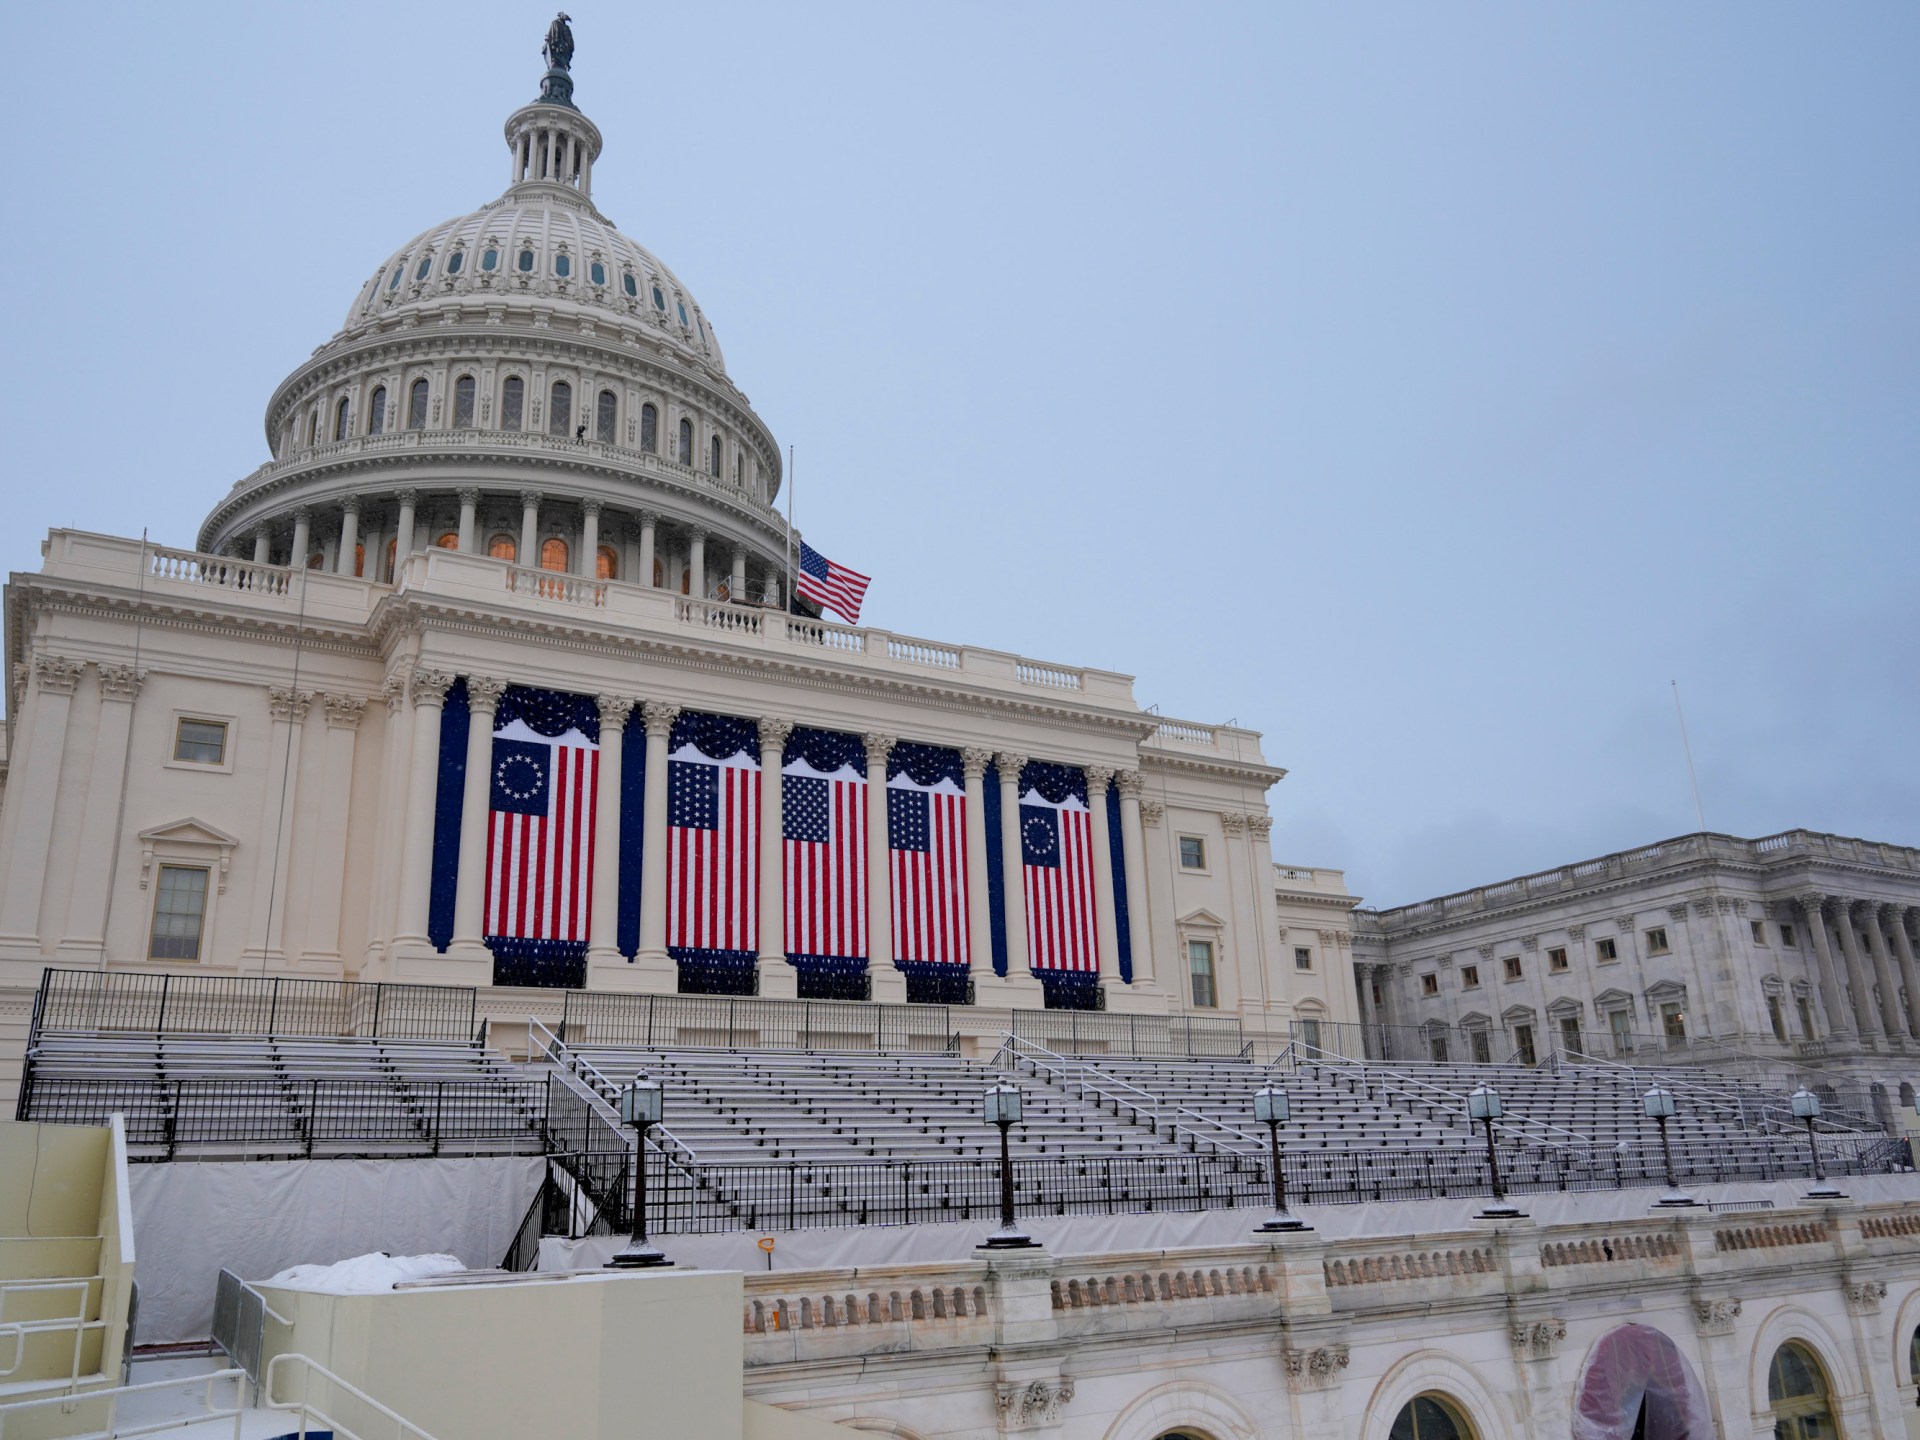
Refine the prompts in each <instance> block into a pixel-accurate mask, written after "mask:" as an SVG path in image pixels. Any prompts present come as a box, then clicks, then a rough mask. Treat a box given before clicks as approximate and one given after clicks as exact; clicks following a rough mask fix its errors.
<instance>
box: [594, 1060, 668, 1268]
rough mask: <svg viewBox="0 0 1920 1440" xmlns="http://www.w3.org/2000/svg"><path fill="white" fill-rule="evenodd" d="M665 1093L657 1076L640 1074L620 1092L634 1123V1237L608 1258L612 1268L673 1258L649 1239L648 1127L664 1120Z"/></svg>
mask: <svg viewBox="0 0 1920 1440" xmlns="http://www.w3.org/2000/svg"><path fill="white" fill-rule="evenodd" d="M663 1102H664V1095H663V1092H662V1091H661V1089H660V1082H659V1081H657V1080H646V1079H641V1078H638V1077H636V1078H635V1079H634V1082H633V1083H632V1084H631V1085H629V1086H627V1088H626V1089H624V1090H622V1091H621V1092H620V1119H621V1122H622V1123H623V1124H627V1125H631V1126H633V1129H634V1137H633V1238H632V1239H630V1240H628V1241H627V1246H626V1248H625V1249H624V1250H622V1251H621V1252H620V1253H619V1254H618V1255H615V1256H614V1257H613V1258H612V1259H611V1260H609V1261H607V1263H606V1266H605V1268H606V1269H609V1270H650V1269H654V1268H656V1267H658V1266H662V1265H671V1264H673V1262H672V1261H671V1260H669V1259H667V1257H666V1256H665V1255H662V1254H661V1253H660V1250H659V1247H658V1246H656V1245H654V1244H653V1243H652V1242H651V1241H649V1240H648V1239H647V1131H648V1130H650V1129H652V1128H653V1127H654V1126H655V1125H658V1124H659V1123H660V1116H661V1114H662V1113H663V1111H664V1108H665V1107H664V1103H663Z"/></svg>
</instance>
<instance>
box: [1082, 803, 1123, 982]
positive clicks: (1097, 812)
mask: <svg viewBox="0 0 1920 1440" xmlns="http://www.w3.org/2000/svg"><path fill="white" fill-rule="evenodd" d="M1086 777H1087V808H1088V809H1089V810H1091V811H1092V812H1093V815H1092V817H1091V818H1092V821H1093V825H1092V831H1093V923H1094V927H1095V931H1096V933H1095V935H1094V949H1095V951H1096V953H1097V954H1098V955H1099V957H1100V988H1101V989H1103V990H1108V991H1115V992H1117V991H1118V988H1119V986H1120V935H1119V932H1118V930H1116V929H1115V926H1116V925H1117V924H1118V921H1117V920H1116V918H1115V912H1114V907H1113V846H1112V843H1111V841H1110V839H1109V837H1108V830H1107V786H1109V785H1110V784H1112V783H1113V771H1112V770H1111V769H1109V768H1108V767H1107V766H1105V765H1089V766H1087V767H1086Z"/></svg>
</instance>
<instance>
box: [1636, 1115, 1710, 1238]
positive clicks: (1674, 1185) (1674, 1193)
mask: <svg viewBox="0 0 1920 1440" xmlns="http://www.w3.org/2000/svg"><path fill="white" fill-rule="evenodd" d="M1640 1104H1641V1105H1642V1106H1643V1107H1644V1108H1645V1110H1646V1112H1647V1118H1648V1119H1649V1120H1651V1121H1653V1122H1654V1123H1655V1124H1657V1125H1658V1126H1659V1127H1660V1153H1661V1154H1662V1155H1663V1156H1665V1157H1666V1162H1667V1193H1666V1194H1664V1195H1662V1196H1661V1197H1660V1198H1659V1199H1658V1200H1656V1201H1654V1202H1653V1203H1654V1204H1656V1205H1663V1206H1667V1207H1669V1208H1672V1209H1679V1208H1681V1207H1683V1206H1689V1205H1697V1204H1699V1203H1700V1202H1699V1201H1697V1200H1695V1199H1694V1198H1693V1197H1692V1196H1691V1195H1689V1194H1687V1192H1686V1191H1684V1190H1682V1189H1681V1188H1680V1182H1679V1181H1678V1180H1677V1179H1675V1178H1674V1174H1673V1143H1672V1142H1671V1141H1670V1140H1668V1139H1667V1121H1669V1120H1671V1119H1672V1118H1673V1114H1674V1109H1675V1106H1674V1103H1673V1092H1672V1091H1671V1090H1669V1089H1667V1088H1666V1087H1665V1086H1664V1085H1656V1086H1654V1087H1653V1088H1652V1089H1651V1090H1649V1091H1647V1093H1646V1094H1644V1095H1642V1096H1641V1097H1640Z"/></svg>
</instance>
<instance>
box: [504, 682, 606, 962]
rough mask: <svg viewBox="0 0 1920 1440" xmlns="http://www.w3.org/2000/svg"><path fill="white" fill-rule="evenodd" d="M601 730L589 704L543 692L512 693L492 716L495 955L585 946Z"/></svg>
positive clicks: (537, 952) (550, 951)
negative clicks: (582, 707)
mask: <svg viewBox="0 0 1920 1440" xmlns="http://www.w3.org/2000/svg"><path fill="white" fill-rule="evenodd" d="M583 705H584V713H581V706H583ZM562 727H564V728H562ZM599 728H600V727H599V723H598V718H597V716H596V715H595V714H594V711H593V702H592V701H590V700H584V699H583V697H579V696H568V695H556V694H553V693H551V692H546V691H519V692H516V691H513V690H509V691H508V692H507V696H506V697H505V699H504V701H503V703H502V704H501V706H500V709H499V713H498V714H497V715H496V716H495V717H494V731H493V751H492V760H491V764H492V774H491V778H490V787H489V788H490V797H489V801H488V807H487V808H488V812H489V813H488V816H487V879H486V901H485V906H486V927H485V928H486V938H487V942H488V944H489V945H491V946H492V947H493V949H494V951H495V953H496V954H500V955H509V954H513V953H515V952H520V953H524V954H527V955H536V956H537V955H541V954H543V953H546V954H559V953H565V952H566V951H567V950H569V949H571V948H575V947H578V948H581V949H584V947H585V945H586V943H587V922H588V903H589V900H590V898H591V895H592V887H593V829H594V796H595V791H596V789H597V788H598V781H599V775H600V745H599ZM556 730H557V732H558V733H543V732H547V731H556ZM589 732H591V733H589ZM536 942H537V943H536Z"/></svg>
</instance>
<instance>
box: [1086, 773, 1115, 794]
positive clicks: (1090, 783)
mask: <svg viewBox="0 0 1920 1440" xmlns="http://www.w3.org/2000/svg"><path fill="white" fill-rule="evenodd" d="M1085 773H1086V777H1087V797H1088V798H1089V799H1092V798H1093V797H1094V796H1096V795H1104V794H1106V793H1107V786H1109V785H1111V784H1112V783H1113V770H1112V768H1111V767H1110V766H1106V765H1089V766H1087V767H1086V772H1085Z"/></svg>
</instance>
